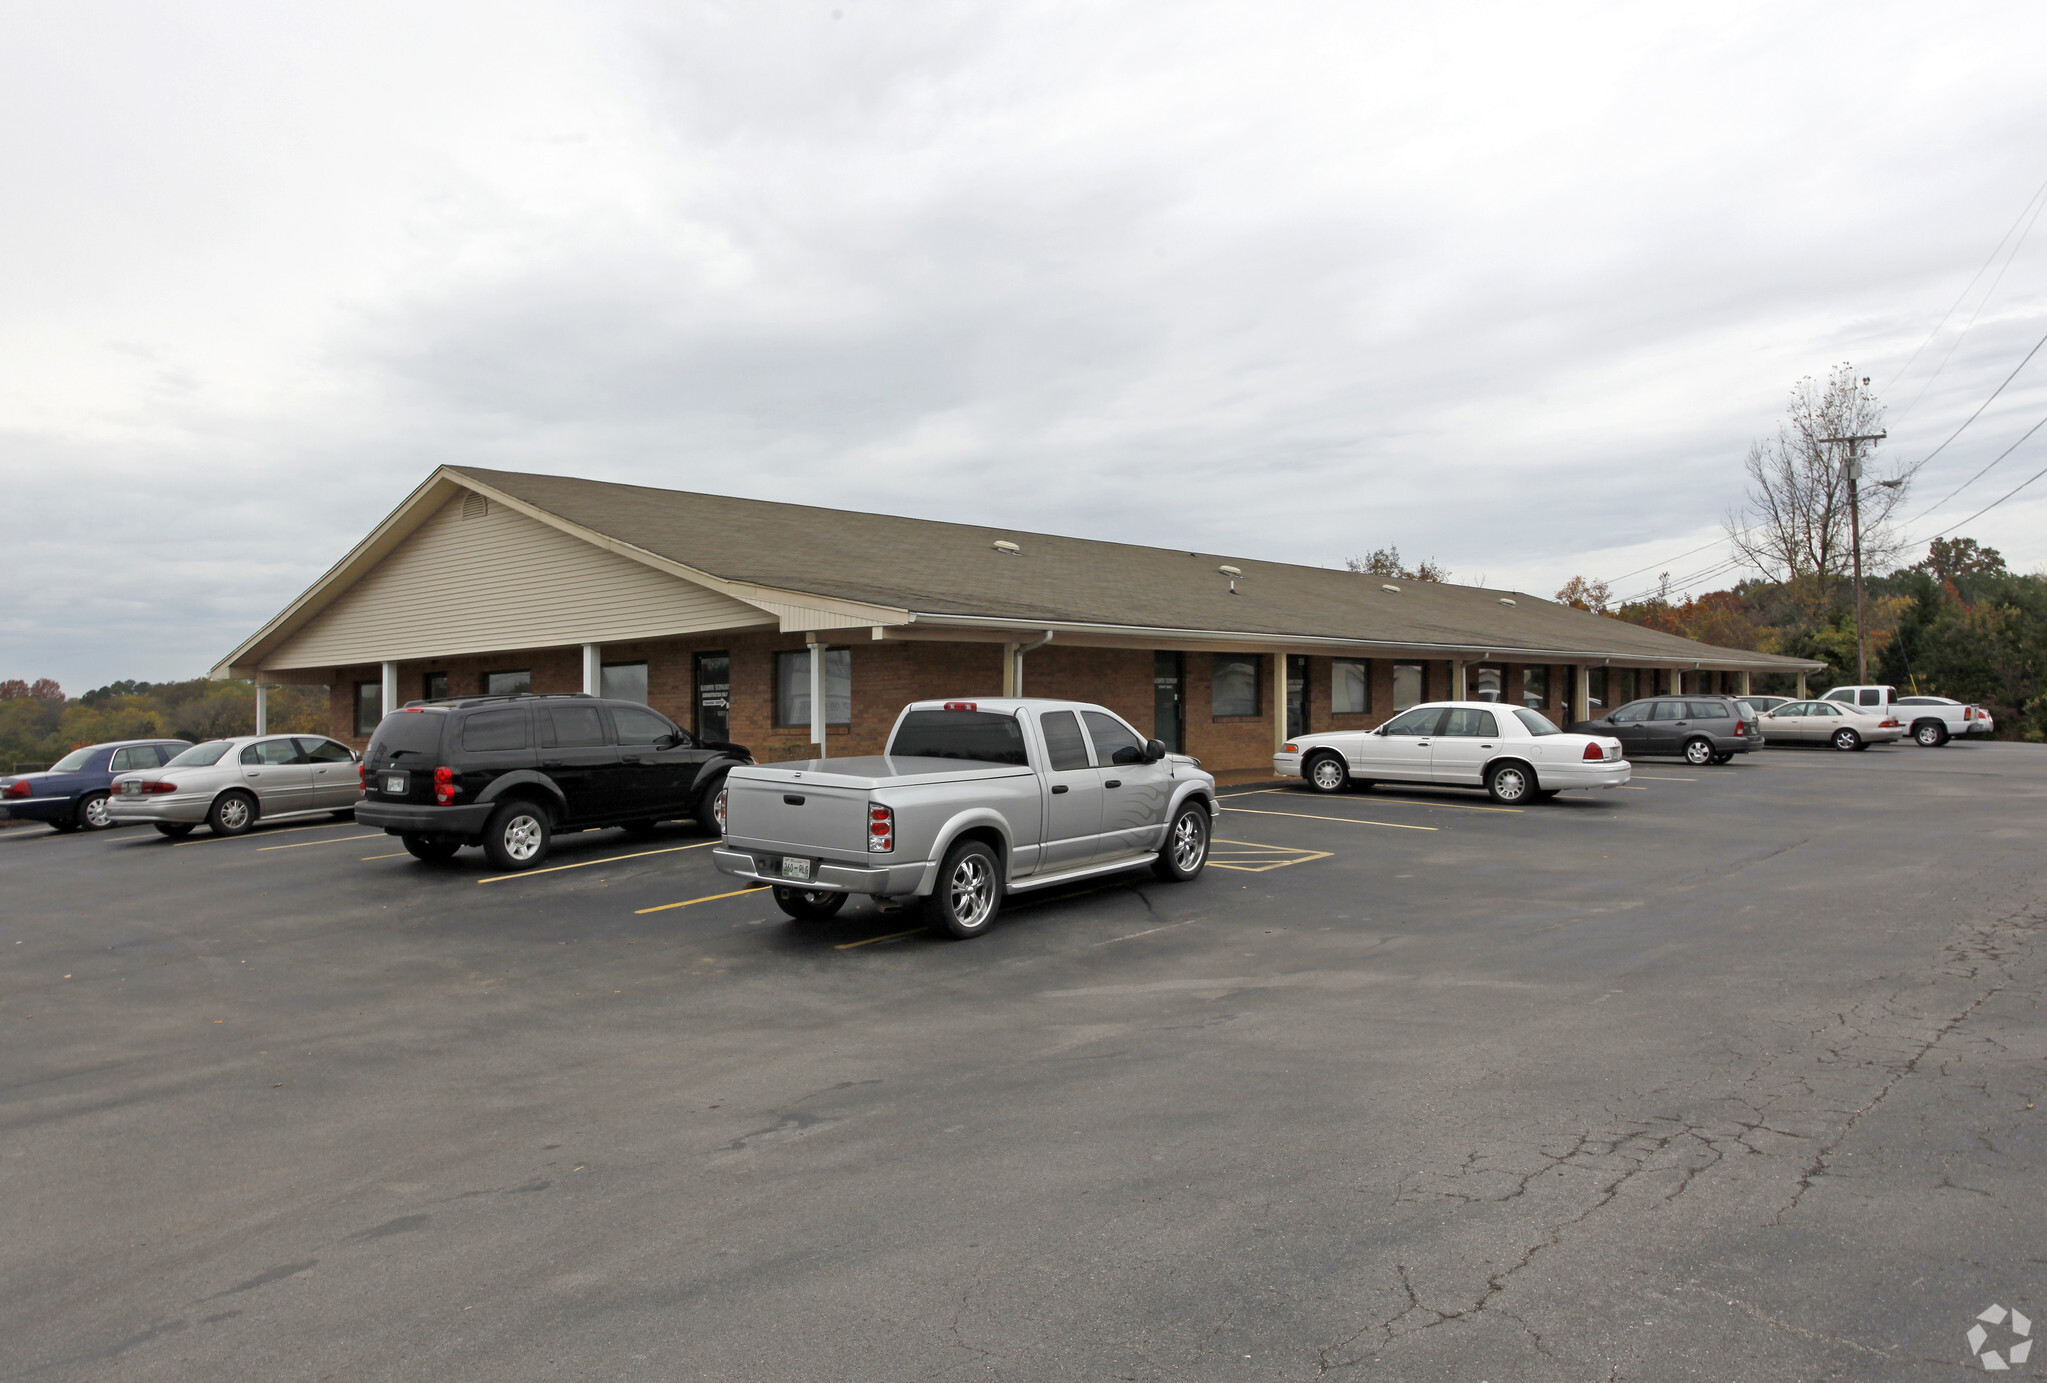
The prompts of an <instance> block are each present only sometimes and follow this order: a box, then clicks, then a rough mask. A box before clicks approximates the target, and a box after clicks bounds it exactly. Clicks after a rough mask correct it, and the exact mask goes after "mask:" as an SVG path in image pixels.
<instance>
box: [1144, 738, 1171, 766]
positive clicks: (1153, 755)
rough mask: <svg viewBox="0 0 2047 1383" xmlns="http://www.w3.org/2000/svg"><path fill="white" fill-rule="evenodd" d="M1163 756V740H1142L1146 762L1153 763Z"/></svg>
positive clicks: (1164, 746) (1164, 745) (1164, 743)
mask: <svg viewBox="0 0 2047 1383" xmlns="http://www.w3.org/2000/svg"><path fill="white" fill-rule="evenodd" d="M1165 757H1166V742H1165V741H1164V740H1146V741H1145V742H1144V761H1145V762H1146V763H1148V764H1155V763H1157V762H1158V761H1159V760H1160V759H1163V758H1165Z"/></svg>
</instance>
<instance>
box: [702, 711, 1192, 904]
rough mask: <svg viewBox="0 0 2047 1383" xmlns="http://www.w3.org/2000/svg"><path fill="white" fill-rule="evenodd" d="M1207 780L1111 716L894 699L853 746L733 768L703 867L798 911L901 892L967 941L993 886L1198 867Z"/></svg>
mask: <svg viewBox="0 0 2047 1383" xmlns="http://www.w3.org/2000/svg"><path fill="white" fill-rule="evenodd" d="M1214 818H1215V779H1214V777H1213V776H1212V775H1210V774H1207V773H1204V772H1202V771H1201V765H1200V762H1199V761H1198V760H1195V759H1191V758H1188V757H1187V756H1186V755H1184V754H1170V753H1168V752H1166V747H1165V745H1163V744H1161V743H1160V742H1159V741H1157V740H1146V739H1144V738H1143V737H1141V736H1140V735H1139V734H1138V733H1137V732H1136V731H1135V730H1133V729H1131V728H1130V726H1129V725H1128V724H1127V723H1126V722H1125V721H1124V720H1123V719H1122V718H1121V717H1119V716H1117V715H1116V714H1115V713H1114V712H1112V711H1110V710H1108V709H1107V708H1105V707H1102V706H1095V705H1091V704H1089V703H1087V702H1082V701H1052V700H1042V699H1036V698H1031V699H1022V698H1011V697H1003V698H993V699H982V700H976V701H918V702H913V703H911V704H910V705H909V706H907V707H905V708H904V710H903V713H902V714H901V715H900V716H899V717H898V718H897V720H896V724H895V729H894V730H893V731H891V732H890V734H889V740H888V747H887V748H886V749H885V750H884V751H883V752H882V753H880V754H878V755H872V756H869V757H864V758H846V759H810V760H804V761H801V762H790V763H777V764H749V765H744V766H741V767H739V768H735V769H733V770H732V771H731V773H729V774H728V775H727V776H726V779H725V836H724V839H723V840H722V841H721V842H720V843H719V844H718V845H716V846H714V847H713V848H712V851H711V858H712V859H713V860H714V861H716V863H717V866H718V868H719V869H721V870H723V871H724V872H725V873H727V874H730V875H732V876H733V877H735V878H740V879H753V880H757V881H759V882H761V883H765V884H772V885H774V888H775V902H776V903H777V904H778V905H779V906H780V907H781V909H782V911H783V912H785V913H787V914H788V915H789V916H791V917H794V918H797V919H799V920H810V919H818V918H825V917H830V916H831V915H832V914H833V913H835V912H837V911H838V910H839V908H840V907H841V906H843V905H844V903H845V901H846V898H847V896H848V895H849V894H854V893H865V894H870V895H873V896H876V897H879V898H886V899H902V900H917V901H919V903H920V906H921V907H922V908H923V910H924V912H925V915H926V920H927V921H928V922H929V923H930V925H931V927H932V929H933V930H935V931H940V932H944V933H946V934H948V935H951V936H955V937H971V936H979V935H981V934H982V933H983V932H985V931H986V930H987V929H988V927H989V924H990V923H992V922H993V921H994V919H995V914H996V912H997V910H998V909H1000V908H1001V906H1002V899H1003V896H1004V894H1006V893H1016V892H1022V891H1023V890H1026V889H1039V888H1050V887H1053V886H1054V885H1057V884H1067V883H1072V882H1073V881H1074V880H1076V879H1085V878H1089V877H1092V876H1094V875H1097V874H1113V873H1116V872H1119V871H1122V870H1128V869H1137V868H1143V867H1145V866H1149V867H1150V868H1151V869H1152V871H1153V872H1154V873H1156V874H1157V875H1158V877H1159V878H1161V879H1164V880H1167V881H1169V882H1184V881H1187V880H1190V879H1193V878H1194V877H1195V876H1197V875H1198V874H1200V873H1201V868H1202V866H1203V865H1204V864H1206V863H1207V861H1208V841H1209V836H1210V826H1211V824H1212V822H1213V821H1214Z"/></svg>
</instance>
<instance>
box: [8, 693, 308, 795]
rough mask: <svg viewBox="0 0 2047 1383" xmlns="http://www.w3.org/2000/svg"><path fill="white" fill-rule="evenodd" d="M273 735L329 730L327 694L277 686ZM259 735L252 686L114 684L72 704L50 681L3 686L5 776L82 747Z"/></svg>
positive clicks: (273, 701)
mask: <svg viewBox="0 0 2047 1383" xmlns="http://www.w3.org/2000/svg"><path fill="white" fill-rule="evenodd" d="M267 719H268V721H269V728H270V729H272V730H275V731H285V730H311V731H316V732H324V731H325V730H326V728H327V693H326V691H325V690H324V689H323V688H320V687H272V688H271V689H270V704H269V715H268V717H267ZM255 728H256V689H255V688H254V687H253V686H251V685H249V684H248V683H247V682H215V681H212V680H210V679H208V678H204V677H195V678H193V679H192V680H191V681H189V682H114V683H111V684H109V685H107V686H104V687H95V688H94V689H93V690H91V691H89V692H87V693H85V694H84V695H83V696H75V697H67V696H66V695H64V691H63V688H61V687H59V686H58V685H57V684H56V683H55V682H52V681H50V680H49V679H48V678H43V679H41V680H38V681H35V682H29V681H23V680H18V679H17V680H14V681H6V682H0V772H10V771H14V770H15V766H16V765H20V766H21V769H23V770H26V769H27V768H28V767H29V766H31V765H34V766H37V767H41V766H42V765H45V764H49V763H54V762H55V761H56V760H58V759H61V758H63V757H64V755H65V754H67V753H69V752H70V751H71V750H73V749H76V748H77V747H78V746H79V745H81V744H103V743H105V742H106V741H108V740H128V739H159V738H161V739H181V740H191V741H193V742H194V743H197V742H198V741H200V740H209V739H219V738H221V737H222V736H225V735H246V734H250V733H252V732H253V731H254V730H255Z"/></svg>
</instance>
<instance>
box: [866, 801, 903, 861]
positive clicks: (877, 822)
mask: <svg viewBox="0 0 2047 1383" xmlns="http://www.w3.org/2000/svg"><path fill="white" fill-rule="evenodd" d="M895 848H896V812H895V808H893V807H869V808H868V809H867V853H868V854H870V855H886V854H887V853H889V851H891V850H893V849H895Z"/></svg>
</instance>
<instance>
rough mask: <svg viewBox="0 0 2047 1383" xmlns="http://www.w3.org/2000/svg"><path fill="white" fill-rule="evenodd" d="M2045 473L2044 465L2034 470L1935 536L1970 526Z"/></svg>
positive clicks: (1940, 536) (1928, 540)
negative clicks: (1995, 497) (2001, 493)
mask: <svg viewBox="0 0 2047 1383" xmlns="http://www.w3.org/2000/svg"><path fill="white" fill-rule="evenodd" d="M2043 475H2047V467H2042V468H2041V469H2039V470H2037V471H2035V472H2033V474H2032V475H2031V476H2029V477H2027V478H2026V479H2024V480H2021V481H2020V482H2019V483H2018V484H2016V485H2014V486H2012V487H2011V489H2009V490H2007V491H2005V493H2004V494H2003V495H2002V496H2001V497H2000V498H1997V499H1994V500H1992V501H1990V503H1988V504H1986V505H1984V506H1983V507H1982V508H1981V509H1978V510H1977V511H1976V512H1975V513H1973V514H1971V515H1969V517H1968V518H1966V519H1963V520H1962V521H1961V522H1960V523H1955V524H1949V525H1948V526H1947V527H1946V528H1943V529H1941V530H1940V532H1938V533H1936V534H1934V535H1933V538H1945V537H1946V536H1947V535H1948V534H1950V533H1952V532H1954V531H1955V530H1956V529H1957V528H1966V527H1968V526H1969V525H1970V524H1972V523H1974V522H1976V520H1978V519H1980V518H1982V517H1983V516H1984V515H1985V514H1987V513H1989V512H1990V511H1991V510H1993V509H1995V508H1996V507H1997V506H1998V505H2000V504H2002V503H2004V501H2005V500H2007V499H2010V498H2011V497H2012V496H2013V495H2015V494H2017V493H2018V492H2019V491H2021V490H2023V489H2025V488H2026V487H2027V486H2028V485H2030V484H2032V483H2033V482H2034V481H2035V480H2038V479H2039V478H2040V477H2041V476H2043ZM1933 538H1928V539H1927V540H1926V541H1927V542H1929V543H1930V542H1932V541H1933Z"/></svg>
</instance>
